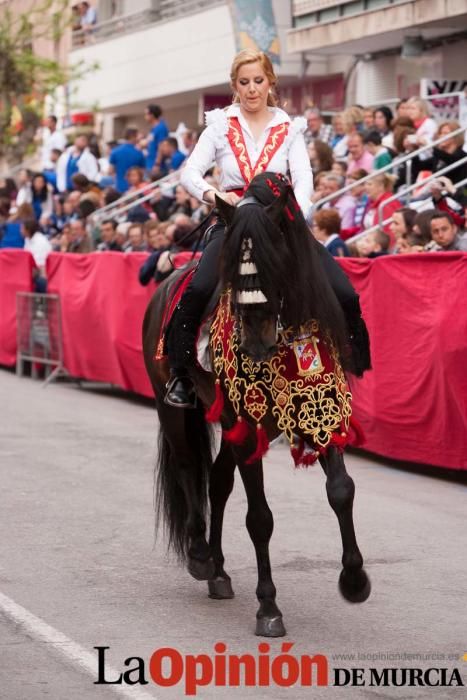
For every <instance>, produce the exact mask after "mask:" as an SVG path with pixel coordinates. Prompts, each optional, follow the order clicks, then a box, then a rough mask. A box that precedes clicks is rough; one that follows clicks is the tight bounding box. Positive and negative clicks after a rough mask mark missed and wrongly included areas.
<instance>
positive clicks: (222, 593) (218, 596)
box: [208, 576, 235, 600]
mask: <svg viewBox="0 0 467 700" xmlns="http://www.w3.org/2000/svg"><path fill="white" fill-rule="evenodd" d="M208 590H209V597H210V598H213V599H214V600H230V598H234V597H235V593H234V592H233V588H232V584H231V582H230V578H222V577H221V576H218V577H217V578H212V579H211V580H210V581H208Z"/></svg>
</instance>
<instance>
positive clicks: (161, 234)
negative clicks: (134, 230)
mask: <svg viewBox="0 0 467 700" xmlns="http://www.w3.org/2000/svg"><path fill="white" fill-rule="evenodd" d="M169 226H172V224H170V223H169V222H168V221H162V222H159V223H158V222H156V221H148V222H146V224H145V225H144V233H145V236H146V241H147V243H148V248H149V250H150V251H151V255H150V256H149V257H148V259H147V260H145V261H144V263H143V264H142V266H141V268H140V271H139V275H138V277H139V281H140V284H142V285H143V286H146V285H148V284H149V282H150V281H151V280H154V279H155V274H156V268H157V262H158V260H159V258H160V256H161V254H162V253H163V252H164V251H165V250H168V249H169V247H170V244H169V240H168V238H167V235H166V230H167V228H168V227H169Z"/></svg>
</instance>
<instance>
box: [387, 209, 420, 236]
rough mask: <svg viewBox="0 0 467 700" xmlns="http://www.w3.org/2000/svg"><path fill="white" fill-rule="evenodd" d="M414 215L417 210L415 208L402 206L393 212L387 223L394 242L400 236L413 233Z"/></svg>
mask: <svg viewBox="0 0 467 700" xmlns="http://www.w3.org/2000/svg"><path fill="white" fill-rule="evenodd" d="M416 216H417V212H416V211H415V209H410V207H402V208H401V209H396V210H395V211H394V212H393V215H392V221H391V223H390V224H389V225H390V228H391V235H392V237H393V239H394V240H395V241H396V244H398V242H399V239H400V238H402V236H406V237H407V236H412V235H413V225H414V223H415V218H416Z"/></svg>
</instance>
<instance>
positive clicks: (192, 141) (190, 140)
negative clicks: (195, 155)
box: [180, 129, 197, 157]
mask: <svg viewBox="0 0 467 700" xmlns="http://www.w3.org/2000/svg"><path fill="white" fill-rule="evenodd" d="M196 141H197V138H196V131H193V130H192V129H186V131H184V132H183V134H182V138H181V142H182V143H181V145H180V150H181V152H182V153H183V155H185V156H186V157H188V156H189V155H190V154H191V152H192V150H193V149H194V147H195V146H196Z"/></svg>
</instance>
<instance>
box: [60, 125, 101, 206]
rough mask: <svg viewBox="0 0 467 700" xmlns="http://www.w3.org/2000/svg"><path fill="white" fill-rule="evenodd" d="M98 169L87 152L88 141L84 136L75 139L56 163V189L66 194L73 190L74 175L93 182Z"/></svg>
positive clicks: (95, 162) (92, 157) (94, 159)
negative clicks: (76, 174) (79, 175)
mask: <svg viewBox="0 0 467 700" xmlns="http://www.w3.org/2000/svg"><path fill="white" fill-rule="evenodd" d="M98 172H99V168H98V165H97V160H96V158H95V157H94V156H93V154H92V153H91V151H90V150H89V139H88V137H87V135H86V134H80V135H79V136H77V137H76V138H75V143H74V145H73V146H70V147H69V148H67V149H66V151H65V152H64V153H62V155H61V156H60V158H59V159H58V163H57V189H58V191H59V192H66V191H67V190H71V189H73V181H72V177H73V175H75V173H81V174H82V175H86V177H87V178H88V180H90V181H91V182H95V181H96V179H97V177H98Z"/></svg>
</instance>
